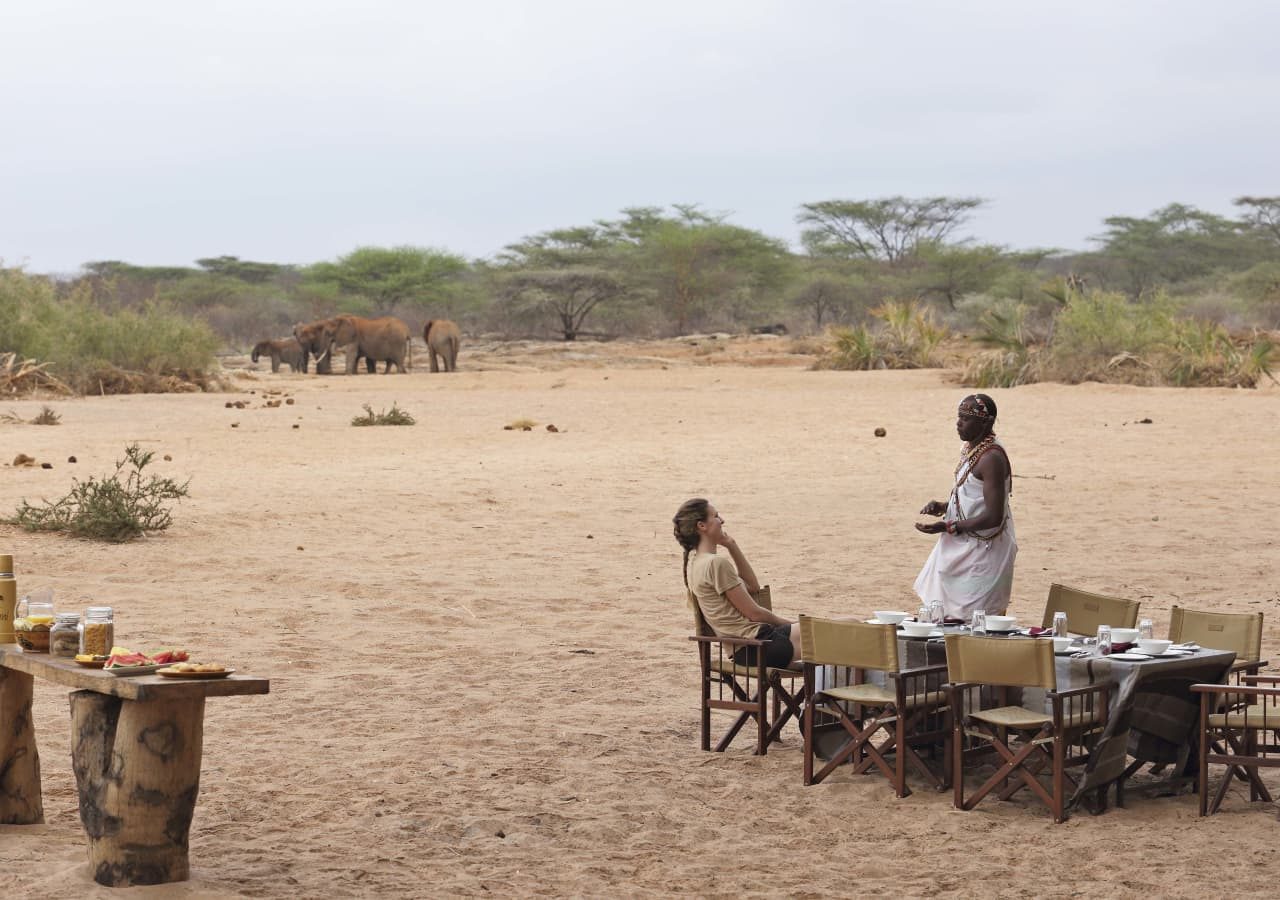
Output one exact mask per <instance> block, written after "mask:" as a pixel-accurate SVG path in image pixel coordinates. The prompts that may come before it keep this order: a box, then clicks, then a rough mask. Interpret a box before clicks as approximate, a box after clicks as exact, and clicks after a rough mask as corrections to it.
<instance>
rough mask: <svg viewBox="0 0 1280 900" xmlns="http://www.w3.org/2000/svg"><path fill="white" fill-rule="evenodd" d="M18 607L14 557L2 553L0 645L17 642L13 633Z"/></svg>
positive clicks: (0, 569)
mask: <svg viewBox="0 0 1280 900" xmlns="http://www.w3.org/2000/svg"><path fill="white" fill-rule="evenodd" d="M17 605H18V582H17V580H16V579H14V577H13V556H12V555H10V554H8V553H0V644H12V643H15V642H16V641H17V637H16V636H15V635H14V633H13V610H14V607H15V606H17Z"/></svg>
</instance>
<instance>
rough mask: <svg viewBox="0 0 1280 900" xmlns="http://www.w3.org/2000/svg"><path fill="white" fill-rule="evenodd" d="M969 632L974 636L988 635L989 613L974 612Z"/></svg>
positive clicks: (984, 611) (982, 611)
mask: <svg viewBox="0 0 1280 900" xmlns="http://www.w3.org/2000/svg"><path fill="white" fill-rule="evenodd" d="M969 630H970V631H972V632H973V633H974V634H986V633H987V613H986V610H982V609H975V610H974V611H973V620H972V621H970V623H969Z"/></svg>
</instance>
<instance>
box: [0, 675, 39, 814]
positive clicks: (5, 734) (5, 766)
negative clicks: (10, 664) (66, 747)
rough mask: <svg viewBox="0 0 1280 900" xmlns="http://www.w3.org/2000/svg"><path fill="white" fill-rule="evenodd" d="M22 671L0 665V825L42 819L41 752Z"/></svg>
mask: <svg viewBox="0 0 1280 900" xmlns="http://www.w3.org/2000/svg"><path fill="white" fill-rule="evenodd" d="M34 681H35V679H34V678H32V677H31V676H30V675H28V674H26V673H25V672H17V671H14V670H13V669H4V668H0V825H37V824H39V823H41V822H43V821H44V803H43V801H42V800H41V797H40V754H39V753H38V752H37V751H36V732H35V728H34V727H33V725H32V721H31V687H32V684H33V683H34Z"/></svg>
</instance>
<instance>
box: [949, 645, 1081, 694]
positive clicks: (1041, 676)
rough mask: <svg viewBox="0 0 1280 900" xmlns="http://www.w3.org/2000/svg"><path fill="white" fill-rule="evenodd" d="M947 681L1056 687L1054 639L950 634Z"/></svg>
mask: <svg viewBox="0 0 1280 900" xmlns="http://www.w3.org/2000/svg"><path fill="white" fill-rule="evenodd" d="M946 641H947V680H948V681H950V682H951V683H952V684H965V683H974V684H993V685H1004V686H1008V687H1038V688H1044V689H1046V690H1050V691H1054V690H1057V689H1058V680H1057V676H1056V674H1055V673H1054V670H1053V641H1048V640H1030V641H1024V640H1016V639H1015V640H1006V639H1002V638H984V637H973V636H970V635H963V634H949V635H947V637H946Z"/></svg>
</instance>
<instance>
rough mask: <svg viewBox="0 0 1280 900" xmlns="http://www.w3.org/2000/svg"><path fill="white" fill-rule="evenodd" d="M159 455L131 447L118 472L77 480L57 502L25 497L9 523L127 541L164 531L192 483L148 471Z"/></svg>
mask: <svg viewBox="0 0 1280 900" xmlns="http://www.w3.org/2000/svg"><path fill="white" fill-rule="evenodd" d="M153 455H154V454H153V453H151V452H150V451H146V452H144V451H142V450H141V449H139V447H138V445H137V444H130V445H129V446H128V447H126V448H125V458H124V459H122V460H119V461H117V462H116V470H115V473H114V474H112V475H110V476H108V477H105V478H101V479H98V478H90V479H89V480H88V481H79V480H77V481H75V482H73V484H72V487H71V492H70V493H68V494H67V495H66V496H65V497H63V498H62V499H60V500H56V501H54V502H52V503H50V502H48V501H44V504H43V505H42V506H32V505H31V504H29V503H27V501H26V500H23V501H22V503H21V504H20V505H19V506H18V509H17V510H16V512H15V513H14V515H13V516H12V517H11V518H9V519H6V520H5V521H6V522H8V523H9V524H11V525H18V526H20V527H22V528H25V529H26V530H27V531H63V532H66V533H67V534H70V535H72V536H73V537H82V538H91V539H93V540H99V541H108V542H111V543H123V542H125V541H131V540H134V539H135V538H139V537H141V536H142V535H144V534H146V533H147V532H149V531H163V530H164V529H166V528H168V527H169V525H170V524H171V523H172V521H173V517H172V514H171V512H170V510H169V506H168V504H169V503H170V502H171V501H173V500H180V499H181V498H183V497H185V496H187V485H188V484H189V483H190V482H183V483H182V484H178V483H177V482H176V481H173V480H172V479H170V478H157V477H155V476H154V475H149V476H146V477H145V478H144V477H143V474H142V470H143V469H145V468H146V467H147V466H148V465H149V464H150V463H151V458H152V456H153Z"/></svg>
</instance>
